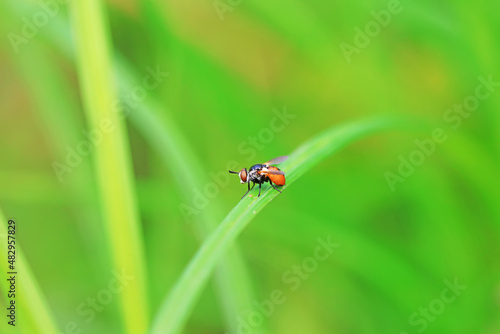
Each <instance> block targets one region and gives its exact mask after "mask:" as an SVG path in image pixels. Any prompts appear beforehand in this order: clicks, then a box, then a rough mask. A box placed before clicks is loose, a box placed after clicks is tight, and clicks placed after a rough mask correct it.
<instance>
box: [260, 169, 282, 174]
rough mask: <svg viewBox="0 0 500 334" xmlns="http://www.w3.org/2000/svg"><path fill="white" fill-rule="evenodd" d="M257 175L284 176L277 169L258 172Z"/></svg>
mask: <svg viewBox="0 0 500 334" xmlns="http://www.w3.org/2000/svg"><path fill="white" fill-rule="evenodd" d="M257 173H258V174H261V175H266V174H271V175H285V173H284V172H282V171H280V170H277V169H268V170H260V171H258V172H257Z"/></svg>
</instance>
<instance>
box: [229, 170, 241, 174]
mask: <svg viewBox="0 0 500 334" xmlns="http://www.w3.org/2000/svg"><path fill="white" fill-rule="evenodd" d="M229 173H231V174H239V173H238V172H234V171H232V170H230V171H229Z"/></svg>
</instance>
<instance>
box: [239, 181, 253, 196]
mask: <svg viewBox="0 0 500 334" xmlns="http://www.w3.org/2000/svg"><path fill="white" fill-rule="evenodd" d="M253 187H255V182H254V184H253V186H252V188H251V189H250V182H248V190H247V192H246V193H245V195H243V197H245V196H246V195H247V194H248V192H249V191H250V190H252V189H253ZM243 197H242V198H241V199H243Z"/></svg>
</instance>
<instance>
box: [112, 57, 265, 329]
mask: <svg viewBox="0 0 500 334" xmlns="http://www.w3.org/2000/svg"><path fill="white" fill-rule="evenodd" d="M115 67H116V73H117V78H118V81H119V82H120V86H121V87H122V89H123V91H129V90H130V89H131V88H132V87H134V84H137V83H138V82H139V81H138V79H137V78H138V75H137V74H136V73H134V71H133V70H132V68H131V67H130V66H129V65H128V64H127V62H126V61H125V60H123V59H121V58H120V57H116V59H115ZM165 109H166V107H165V106H164V105H160V104H159V102H157V101H156V100H155V99H154V97H153V96H150V97H148V99H146V100H145V101H143V102H141V103H140V104H139V105H138V106H137V109H136V110H134V111H133V112H130V113H129V116H128V117H129V119H130V122H131V123H132V124H133V125H134V126H135V127H136V128H137V129H138V130H139V132H140V133H141V134H142V135H143V136H144V138H145V139H146V141H147V142H148V143H149V145H150V146H151V147H152V148H153V149H154V150H155V151H156V152H157V154H158V155H159V156H160V157H161V159H162V161H163V162H164V164H165V166H166V167H167V168H169V169H170V171H171V172H172V174H173V175H174V176H175V177H174V180H175V181H176V182H177V185H178V187H179V189H180V190H181V192H182V193H183V195H184V198H185V199H186V200H190V199H192V189H195V188H197V187H198V186H199V185H200V184H206V183H207V182H208V180H206V179H205V178H204V177H203V175H205V174H206V173H205V172H204V171H203V168H202V164H201V162H200V161H199V159H197V158H196V155H195V154H194V152H193V150H192V148H191V146H190V145H189V143H188V142H187V140H186V139H185V137H184V135H183V134H182V132H181V131H180V130H179V129H178V128H177V127H176V126H175V123H174V122H173V121H171V120H170V119H169V117H168V114H169V113H168V112H167V113H165V112H163V113H162V112H160V111H162V110H165ZM218 211H220V210H218V208H217V207H216V203H215V202H214V203H213V205H210V206H208V207H207V208H206V209H205V210H202V211H201V212H200V213H199V214H198V215H195V217H193V219H192V220H193V223H194V224H195V227H196V229H197V232H198V234H199V235H200V236H201V237H202V238H205V237H206V236H208V235H210V233H211V232H213V231H214V230H215V228H216V227H217V221H216V218H215V217H216V216H217V214H218ZM235 246H236V245H235ZM235 246H233V247H232V249H230V250H228V252H227V254H226V256H225V257H224V258H223V260H222V261H221V263H220V264H219V266H218V268H217V271H216V275H215V281H216V291H217V293H218V298H219V300H220V303H221V306H222V309H223V311H224V314H225V318H226V323H227V327H228V328H229V329H230V330H231V331H232V332H235V331H236V330H237V326H238V323H237V321H236V320H237V317H238V315H239V313H240V312H241V311H242V310H244V309H248V308H250V307H252V306H251V305H252V304H251V303H252V301H253V300H254V296H253V290H252V288H251V284H250V280H249V278H248V274H247V270H246V265H245V263H244V261H243V259H242V256H241V253H240V251H239V248H238V247H235ZM256 333H258V331H256Z"/></svg>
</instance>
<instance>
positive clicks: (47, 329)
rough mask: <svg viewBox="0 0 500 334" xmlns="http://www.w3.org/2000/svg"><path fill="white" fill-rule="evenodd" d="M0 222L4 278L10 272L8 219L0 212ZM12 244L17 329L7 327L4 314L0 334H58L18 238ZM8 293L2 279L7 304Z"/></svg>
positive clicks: (1, 288)
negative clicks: (14, 256) (14, 258)
mask: <svg viewBox="0 0 500 334" xmlns="http://www.w3.org/2000/svg"><path fill="white" fill-rule="evenodd" d="M0 221H1V222H0V228H1V229H2V230H1V232H0V249H1V254H2V255H4V254H5V260H3V259H2V261H1V265H0V268H1V270H2V273H3V274H5V273H7V272H9V271H12V270H10V269H9V268H8V263H7V258H6V257H7V235H8V234H7V219H6V217H5V215H4V214H3V212H2V210H1V209H0ZM15 241H16V244H15V247H16V248H15V252H16V262H15V271H16V272H17V273H18V275H17V281H16V296H15V298H14V301H15V305H16V326H15V327H12V326H10V325H8V324H7V321H10V319H9V318H7V317H5V315H6V314H7V311H4V312H5V313H4V314H5V315H4V317H3V319H2V324H1V325H0V329H3V330H1V332H2V333H9V332H12V333H14V332H15V329H18V330H19V332H16V333H49V334H55V333H59V331H58V329H57V326H56V324H55V322H54V318H53V316H52V314H51V312H50V308H49V307H48V303H47V301H46V300H45V297H44V296H43V292H42V290H41V289H40V286H39V285H38V282H37V281H36V278H35V276H34V275H33V273H32V272H31V269H30V266H29V265H28V262H27V260H26V258H25V257H24V254H23V252H22V249H21V246H20V245H19V240H18V238H16V240H15ZM9 289H10V286H9V285H8V282H7V280H6V278H2V279H1V280H0V290H1V291H2V299H3V300H4V301H5V303H6V304H7V303H9V302H10V300H11V299H10V298H8V297H7V292H8V291H9ZM4 310H5V309H4Z"/></svg>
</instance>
